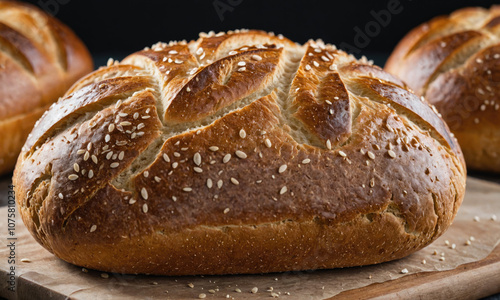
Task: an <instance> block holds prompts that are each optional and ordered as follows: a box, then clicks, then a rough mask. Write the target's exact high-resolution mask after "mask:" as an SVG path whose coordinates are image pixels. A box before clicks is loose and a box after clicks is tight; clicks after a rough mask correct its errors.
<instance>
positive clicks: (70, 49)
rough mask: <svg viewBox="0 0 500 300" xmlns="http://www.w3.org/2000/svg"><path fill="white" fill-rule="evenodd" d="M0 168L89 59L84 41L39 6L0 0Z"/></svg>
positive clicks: (6, 167)
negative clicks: (0, 141)
mask: <svg viewBox="0 0 500 300" xmlns="http://www.w3.org/2000/svg"><path fill="white" fill-rule="evenodd" d="M0 46H1V49H2V50H1V51H0V126H1V127H2V129H3V130H2V134H1V135H0V140H2V145H1V147H0V174H2V173H6V172H9V171H12V169H13V167H14V165H15V162H16V158H17V155H18V154H19V152H20V151H21V147H22V145H23V144H24V142H25V139H26V137H27V136H28V133H29V132H30V131H31V129H32V128H33V125H34V124H35V121H36V120H37V119H38V118H39V117H40V116H41V114H42V113H43V111H44V110H45V109H46V108H47V107H48V106H49V105H50V104H52V103H53V102H55V101H56V100H57V99H58V97H60V96H62V95H63V94H64V92H65V91H66V90H67V89H68V88H69V87H70V86H71V85H72V84H73V83H74V82H75V81H76V80H77V79H79V78H80V77H81V76H82V75H84V74H86V73H88V72H90V71H91V70H92V68H93V63H92V60H91V58H90V54H89V53H88V51H87V49H86V48H85V46H84V45H83V44H82V42H81V41H80V40H79V39H78V38H77V37H76V36H75V34H74V33H73V32H72V31H71V30H70V29H69V28H67V27H66V26H64V25H63V24H61V23H60V22H59V21H58V20H56V19H54V18H52V17H51V16H48V15H47V14H45V13H44V12H42V11H41V10H40V9H38V8H36V7H34V6H31V5H27V4H23V3H19V2H13V1H0Z"/></svg>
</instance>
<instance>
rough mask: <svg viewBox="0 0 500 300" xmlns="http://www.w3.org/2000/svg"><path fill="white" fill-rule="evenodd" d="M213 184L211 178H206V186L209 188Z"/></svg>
mask: <svg viewBox="0 0 500 300" xmlns="http://www.w3.org/2000/svg"><path fill="white" fill-rule="evenodd" d="M212 186H213V182H212V179H210V178H208V179H207V188H209V189H211V188H212Z"/></svg>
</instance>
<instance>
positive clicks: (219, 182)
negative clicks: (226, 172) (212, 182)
mask: <svg viewBox="0 0 500 300" xmlns="http://www.w3.org/2000/svg"><path fill="white" fill-rule="evenodd" d="M223 184H224V182H223V181H222V179H219V181H217V188H219V189H220V188H221V187H222V185H223Z"/></svg>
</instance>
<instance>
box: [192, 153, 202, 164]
mask: <svg viewBox="0 0 500 300" xmlns="http://www.w3.org/2000/svg"><path fill="white" fill-rule="evenodd" d="M193 161H194V163H195V164H196V165H197V166H199V165H201V155H200V153H198V152H196V153H195V154H194V156H193Z"/></svg>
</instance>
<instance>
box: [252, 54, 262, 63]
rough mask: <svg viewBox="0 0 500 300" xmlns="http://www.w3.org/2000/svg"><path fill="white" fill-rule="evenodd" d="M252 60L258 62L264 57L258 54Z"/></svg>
mask: <svg viewBox="0 0 500 300" xmlns="http://www.w3.org/2000/svg"><path fill="white" fill-rule="evenodd" d="M252 59H253V60H256V61H260V60H262V57H261V56H259V55H257V54H254V55H252Z"/></svg>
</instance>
